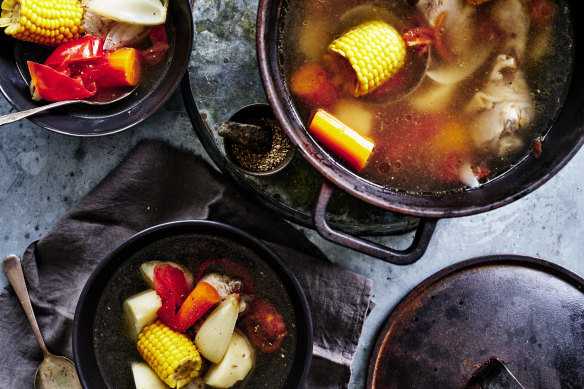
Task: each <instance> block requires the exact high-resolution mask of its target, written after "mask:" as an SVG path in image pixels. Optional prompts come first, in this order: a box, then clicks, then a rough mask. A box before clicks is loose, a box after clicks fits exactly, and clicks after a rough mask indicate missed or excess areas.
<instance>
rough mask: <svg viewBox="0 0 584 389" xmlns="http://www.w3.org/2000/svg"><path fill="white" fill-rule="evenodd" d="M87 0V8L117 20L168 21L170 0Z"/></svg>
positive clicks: (131, 21) (143, 22)
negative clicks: (167, 13)
mask: <svg viewBox="0 0 584 389" xmlns="http://www.w3.org/2000/svg"><path fill="white" fill-rule="evenodd" d="M163 1H164V3H162V2H161V1H160V0H122V1H120V0H86V1H85V2H84V4H85V6H86V9H87V10H89V11H91V12H94V13H96V14H98V15H101V16H103V17H105V18H108V19H111V20H115V21H117V22H123V23H130V24H140V25H145V26H156V25H159V24H164V22H165V21H166V11H167V9H168V0H163Z"/></svg>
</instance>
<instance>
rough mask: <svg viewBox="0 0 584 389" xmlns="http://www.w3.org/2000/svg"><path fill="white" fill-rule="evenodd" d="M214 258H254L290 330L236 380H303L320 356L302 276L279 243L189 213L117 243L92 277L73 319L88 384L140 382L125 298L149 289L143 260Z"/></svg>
mask: <svg viewBox="0 0 584 389" xmlns="http://www.w3.org/2000/svg"><path fill="white" fill-rule="evenodd" d="M208 259H230V260H233V261H235V262H237V263H239V264H241V265H244V266H246V267H247V268H248V269H249V270H250V272H251V274H252V277H253V279H254V285H255V287H254V293H255V295H256V296H258V297H260V298H261V297H264V298H267V299H269V301H270V302H271V303H273V304H274V305H275V306H276V307H277V309H278V311H279V312H280V314H281V315H282V317H283V319H284V321H285V323H286V324H287V330H288V333H289V335H288V336H286V338H285V339H284V341H283V343H282V350H280V351H277V352H275V353H269V354H259V355H258V357H257V359H256V365H255V366H254V369H253V370H252V371H251V372H250V374H249V375H248V377H246V379H245V380H244V381H242V382H241V383H239V384H237V385H236V386H234V388H240V387H243V386H245V387H247V388H259V387H266V388H274V389H275V388H286V389H292V388H301V387H303V385H304V381H305V380H306V376H307V374H308V369H309V367H310V363H311V360H312V340H313V333H312V318H311V315H310V310H309V308H308V303H307V301H306V297H305V295H304V292H303V291H302V289H301V287H300V285H299V284H298V281H297V280H296V278H295V276H294V275H293V274H292V272H291V271H290V270H289V268H288V267H287V266H286V265H285V264H284V263H283V262H282V261H281V260H280V259H279V257H278V256H277V255H276V254H275V253H274V252H273V251H271V250H270V249H269V248H268V247H267V246H266V245H264V244H263V243H262V242H261V241H260V240H258V239H257V238H254V237H253V236H251V235H249V234H247V233H246V232H243V231H241V230H239V229H237V228H235V227H232V226H229V225H226V224H222V223H217V222H212V221H206V220H188V221H178V222H171V223H167V224H162V225H158V226H155V227H151V228H148V229H146V230H144V231H142V232H139V233H138V234H136V235H134V236H133V237H131V238H129V239H128V240H126V241H125V242H123V243H122V244H121V245H120V246H119V247H118V248H116V249H115V250H114V251H112V252H111V253H110V254H109V255H108V256H107V257H106V258H105V260H104V261H103V262H102V263H101V264H100V265H99V266H98V267H97V268H96V269H95V270H94V272H93V273H92V275H91V276H90V277H89V280H88V281H87V283H86V285H85V287H84V288H83V291H82V292H81V296H80V298H79V302H78V304H77V309H76V312H75V318H74V322H73V357H74V360H75V365H76V367H77V372H78V374H79V378H80V380H81V385H82V386H83V388H84V389H98V388H99V389H104V388H116V389H118V388H128V389H130V388H134V382H133V378H132V372H131V367H130V364H131V362H132V361H139V360H141V358H140V356H139V354H138V352H137V351H136V345H135V343H134V342H133V341H131V340H130V339H128V337H127V336H126V335H125V334H124V330H123V326H122V304H123V301H124V300H125V299H126V298H127V297H130V296H132V295H134V294H136V293H139V292H140V291H142V290H145V289H147V286H146V284H145V283H144V281H143V280H142V277H141V275H140V270H139V266H140V264H141V263H143V262H147V261H151V260H161V261H175V262H180V263H183V264H185V265H187V267H189V268H190V269H191V270H195V269H196V266H197V265H198V264H200V263H201V262H202V261H205V260H208Z"/></svg>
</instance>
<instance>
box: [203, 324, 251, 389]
mask: <svg viewBox="0 0 584 389" xmlns="http://www.w3.org/2000/svg"><path fill="white" fill-rule="evenodd" d="M254 361H255V355H254V352H253V347H252V345H251V343H250V342H249V340H248V339H247V337H246V336H245V335H243V334H242V333H241V332H240V331H239V330H237V329H236V330H235V331H233V335H232V336H231V340H230V341H229V345H228V346H227V351H226V352H225V355H224V356H223V359H221V361H220V362H219V363H218V364H216V365H211V366H210V367H209V370H208V371H207V374H206V375H205V383H206V384H207V385H209V386H212V387H214V388H230V387H232V386H233V385H235V383H236V382H237V381H241V380H242V379H244V378H245V377H246V376H247V375H248V374H249V372H250V370H251V368H252V367H253V364H254Z"/></svg>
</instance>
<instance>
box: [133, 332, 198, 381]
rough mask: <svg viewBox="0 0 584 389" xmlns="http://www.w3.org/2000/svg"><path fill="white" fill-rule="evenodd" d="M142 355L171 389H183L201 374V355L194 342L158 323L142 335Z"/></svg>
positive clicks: (139, 336) (140, 335)
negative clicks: (182, 388)
mask: <svg viewBox="0 0 584 389" xmlns="http://www.w3.org/2000/svg"><path fill="white" fill-rule="evenodd" d="M137 347H138V352H139V353H140V355H141V356H142V358H143V359H144V360H145V361H146V362H148V364H149V365H150V367H151V368H152V370H154V372H156V374H157V375H158V376H159V377H160V379H161V380H162V381H164V382H165V383H166V384H167V385H168V386H170V387H171V388H177V389H178V388H181V387H183V386H185V385H187V384H188V383H189V382H190V381H191V380H192V379H193V378H195V377H197V376H198V375H199V371H200V370H201V364H202V360H201V356H200V355H199V352H198V351H197V348H196V347H195V345H194V344H193V342H192V341H191V340H190V339H189V338H188V337H187V336H186V335H185V334H183V333H180V332H176V331H174V330H173V329H171V328H170V327H168V326H166V325H165V324H163V323H162V322H161V321H160V320H156V321H154V322H152V323H150V324H148V325H147V326H146V327H144V329H143V330H142V332H140V334H139V335H138V345H137Z"/></svg>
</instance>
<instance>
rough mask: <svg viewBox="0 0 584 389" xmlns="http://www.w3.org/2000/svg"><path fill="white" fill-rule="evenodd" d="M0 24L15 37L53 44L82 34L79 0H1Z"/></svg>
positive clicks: (81, 13)
mask: <svg viewBox="0 0 584 389" xmlns="http://www.w3.org/2000/svg"><path fill="white" fill-rule="evenodd" d="M1 7H2V13H1V15H0V27H5V29H4V32H5V33H6V34H8V35H11V36H13V37H14V38H17V39H20V40H23V41H29V42H35V43H40V44H43V45H47V46H56V45H58V44H60V43H63V42H68V41H71V40H75V39H78V38H79V37H80V36H81V34H83V26H82V24H81V19H82V17H83V8H82V7H81V3H80V2H79V1H78V0H4V1H3V2H2V6H1Z"/></svg>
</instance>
